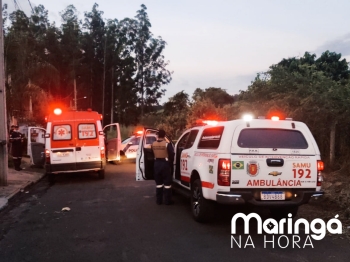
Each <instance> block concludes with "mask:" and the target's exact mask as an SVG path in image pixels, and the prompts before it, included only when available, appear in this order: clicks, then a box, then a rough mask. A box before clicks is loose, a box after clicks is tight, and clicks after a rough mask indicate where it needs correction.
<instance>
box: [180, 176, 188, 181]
mask: <svg viewBox="0 0 350 262" xmlns="http://www.w3.org/2000/svg"><path fill="white" fill-rule="evenodd" d="M181 181H184V182H190V178H189V177H188V176H181Z"/></svg>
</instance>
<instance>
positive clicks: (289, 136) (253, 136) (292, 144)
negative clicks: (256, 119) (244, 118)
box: [237, 128, 308, 149]
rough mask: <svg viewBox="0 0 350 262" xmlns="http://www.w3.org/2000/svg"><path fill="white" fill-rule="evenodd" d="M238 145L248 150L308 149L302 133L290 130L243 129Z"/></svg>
mask: <svg viewBox="0 0 350 262" xmlns="http://www.w3.org/2000/svg"><path fill="white" fill-rule="evenodd" d="M237 144H238V146H239V147H246V148H292V149H306V148H308V144H307V142H306V139H305V137H304V135H303V134H302V133H301V132H300V131H297V130H288V129H269V128H250V129H243V130H242V131H241V133H240V134H239V137H238V142H237Z"/></svg>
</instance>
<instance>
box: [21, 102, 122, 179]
mask: <svg viewBox="0 0 350 262" xmlns="http://www.w3.org/2000/svg"><path fill="white" fill-rule="evenodd" d="M101 119H102V115H100V114H98V113H97V112H95V111H91V110H88V111H63V110H62V109H59V108H56V109H55V110H54V112H53V114H50V115H49V116H48V117H47V127H46V130H45V135H44V137H45V152H44V155H43V156H44V159H43V158H42V155H41V154H39V153H38V152H37V151H39V150H36V148H37V147H39V145H38V144H37V143H38V142H37V141H35V142H34V141H33V140H28V147H29V150H30V152H31V158H32V159H33V163H40V162H42V161H43V162H44V165H45V171H46V173H47V174H48V175H49V179H50V180H51V181H52V180H53V179H54V175H55V174H59V173H71V172H83V171H96V172H98V175H99V178H101V179H103V178H104V173H105V164H106V160H107V161H120V152H119V151H120V143H121V137H120V129H119V124H118V123H114V124H110V125H107V126H105V127H104V128H103V129H102V125H101ZM29 130H31V132H32V133H34V132H36V133H37V132H39V131H40V132H42V130H41V129H35V128H30V129H29ZM40 142H41V141H39V143H40ZM106 149H107V150H106ZM34 152H36V153H35V154H34ZM40 153H41V152H40ZM106 155H107V157H108V158H107V159H106Z"/></svg>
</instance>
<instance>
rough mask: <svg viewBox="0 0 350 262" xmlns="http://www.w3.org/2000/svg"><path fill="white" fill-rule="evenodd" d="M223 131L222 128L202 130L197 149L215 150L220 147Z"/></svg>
mask: <svg viewBox="0 0 350 262" xmlns="http://www.w3.org/2000/svg"><path fill="white" fill-rule="evenodd" d="M223 131H224V127H223V126H218V127H211V128H207V129H204V131H203V134H202V136H201V138H200V140H199V143H198V148H199V149H201V148H203V149H204V148H207V149H217V148H218V147H219V145H220V141H221V136H222V132H223Z"/></svg>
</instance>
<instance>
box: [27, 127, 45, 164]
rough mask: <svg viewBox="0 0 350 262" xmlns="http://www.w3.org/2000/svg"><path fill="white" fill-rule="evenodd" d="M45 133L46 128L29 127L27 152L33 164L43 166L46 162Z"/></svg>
mask: <svg viewBox="0 0 350 262" xmlns="http://www.w3.org/2000/svg"><path fill="white" fill-rule="evenodd" d="M45 133H46V130H45V129H44V128H40V127H28V135H27V137H28V145H27V153H28V155H29V157H30V164H31V165H33V166H43V165H44V163H45Z"/></svg>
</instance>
